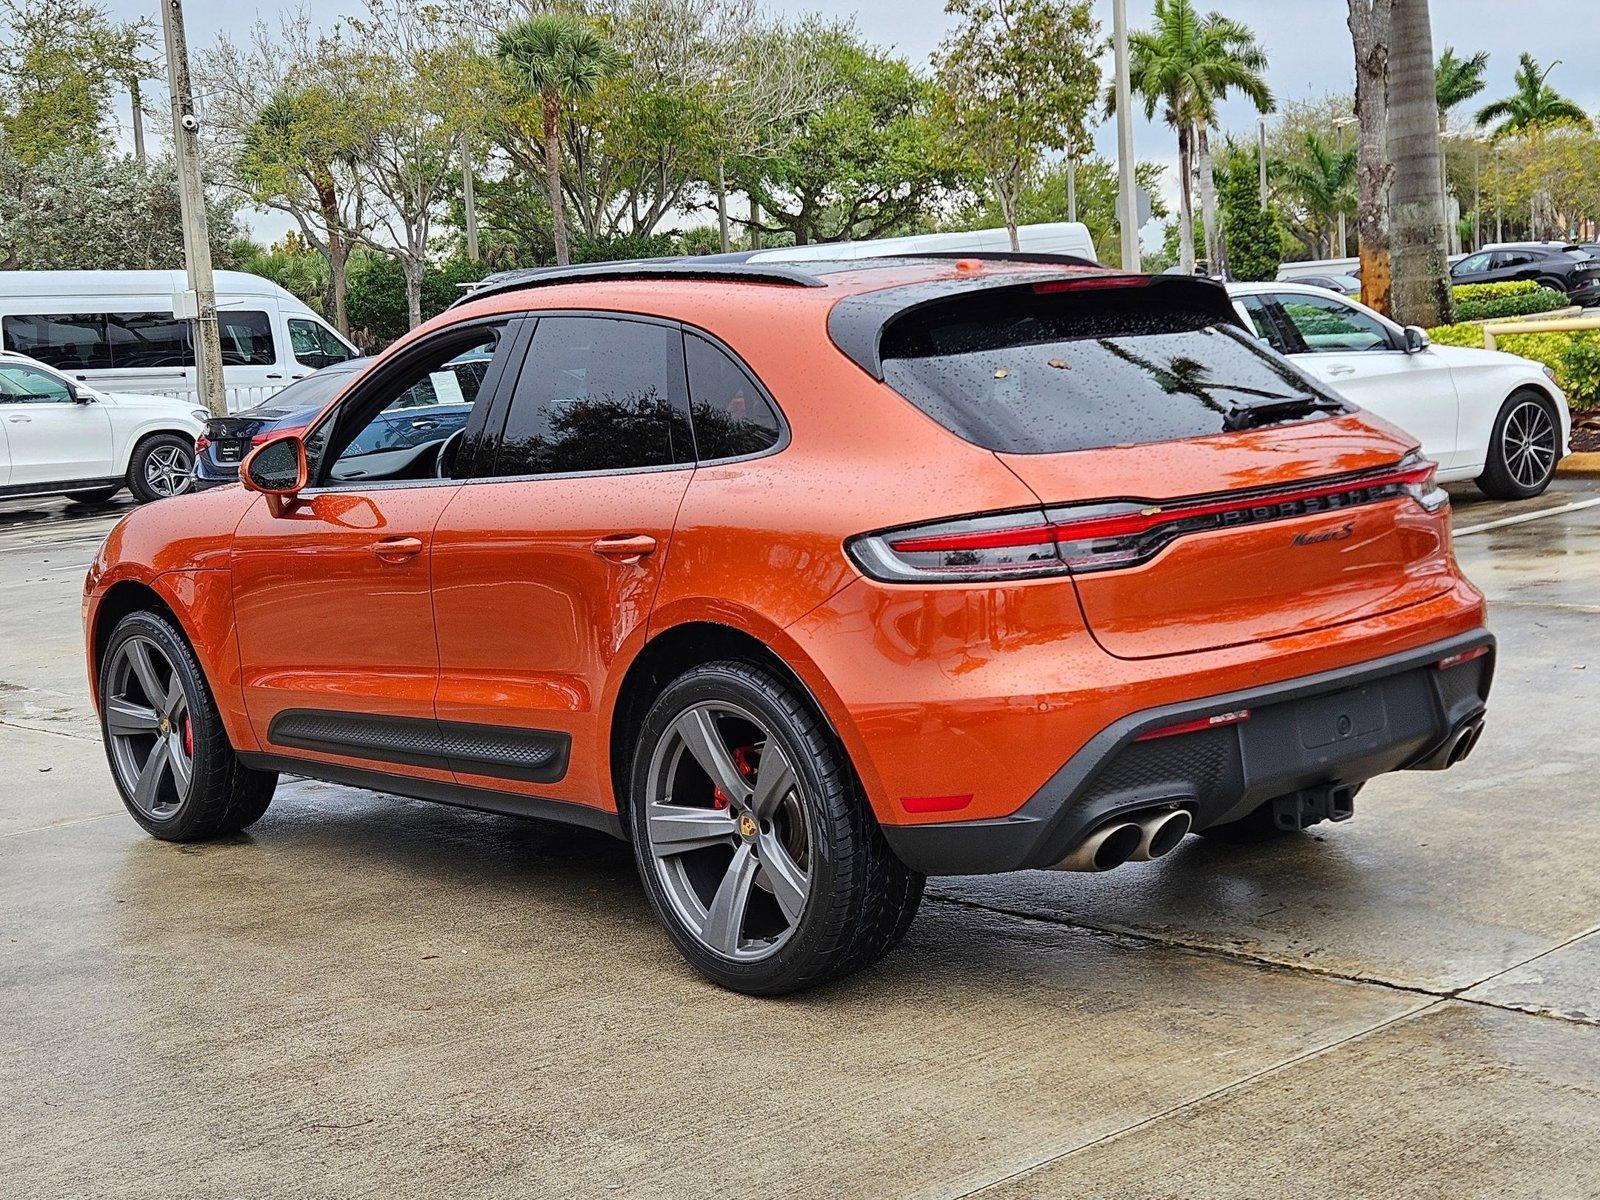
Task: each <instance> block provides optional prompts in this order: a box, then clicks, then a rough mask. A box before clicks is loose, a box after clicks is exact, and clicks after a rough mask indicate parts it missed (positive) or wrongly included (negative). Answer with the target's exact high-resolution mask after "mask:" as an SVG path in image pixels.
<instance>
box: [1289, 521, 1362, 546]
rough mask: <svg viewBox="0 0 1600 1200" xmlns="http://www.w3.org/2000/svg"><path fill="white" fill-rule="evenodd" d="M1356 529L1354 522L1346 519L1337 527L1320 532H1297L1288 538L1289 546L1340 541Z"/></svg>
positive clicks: (1315, 544) (1316, 544)
mask: <svg viewBox="0 0 1600 1200" xmlns="http://www.w3.org/2000/svg"><path fill="white" fill-rule="evenodd" d="M1355 531H1356V527H1355V522H1353V521H1346V522H1345V523H1344V524H1343V525H1341V526H1339V528H1337V529H1328V530H1325V531H1323V532H1322V533H1297V534H1295V535H1294V537H1293V538H1292V539H1291V540H1290V542H1289V545H1291V546H1318V545H1321V544H1322V543H1323V542H1342V541H1344V540H1345V538H1347V537H1349V536H1350V535H1351V534H1352V533H1354V532H1355Z"/></svg>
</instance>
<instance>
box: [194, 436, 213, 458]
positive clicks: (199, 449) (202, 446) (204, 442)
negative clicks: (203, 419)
mask: <svg viewBox="0 0 1600 1200" xmlns="http://www.w3.org/2000/svg"><path fill="white" fill-rule="evenodd" d="M210 445H211V439H210V438H208V437H207V436H206V435H205V434H203V433H202V434H201V435H200V436H199V437H197V438H195V440H194V452H195V453H196V454H204V453H205V452H206V449H207V447H209V446H210Z"/></svg>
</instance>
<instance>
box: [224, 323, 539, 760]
mask: <svg viewBox="0 0 1600 1200" xmlns="http://www.w3.org/2000/svg"><path fill="white" fill-rule="evenodd" d="M504 333H505V331H504V330H503V329H502V328H500V327H495V326H476V327H468V328H466V329H464V330H460V331H452V332H450V333H446V334H441V335H439V336H437V337H435V338H432V339H429V340H428V341H427V342H425V343H422V344H420V345H419V346H418V347H416V348H414V349H413V350H411V351H408V352H406V353H404V354H402V355H400V356H397V358H396V359H394V360H391V361H390V362H389V363H387V364H383V365H381V366H379V367H378V368H376V369H375V371H374V373H373V374H372V375H370V376H369V377H367V378H365V379H363V380H362V381H361V382H360V383H358V384H357V385H356V386H355V388H354V389H352V391H351V392H350V393H349V394H348V395H347V396H346V397H345V399H344V400H343V401H341V403H340V405H339V406H338V408H337V409H336V411H335V412H334V413H333V414H330V416H329V417H328V418H325V419H324V421H323V422H321V423H320V424H319V426H318V427H317V428H316V429H314V430H313V431H312V432H311V434H310V437H309V440H308V457H309V458H310V459H311V462H312V486H311V487H309V488H308V489H307V490H306V491H305V492H304V493H302V495H301V497H300V500H299V502H298V503H297V504H295V505H294V506H292V507H291V508H289V509H288V510H287V511H284V512H283V513H282V514H281V515H274V513H273V512H272V508H271V506H270V505H269V504H268V503H267V502H266V500H265V499H264V498H263V499H261V500H258V501H257V502H256V503H255V504H254V505H252V506H251V508H250V509H249V511H248V512H247V513H246V514H245V517H244V519H243V520H242V521H241V522H240V524H239V527H238V530H237V532H236V533H235V535H234V548H233V560H232V569H233V579H234V606H235V615H236V622H237V627H238V636H239V657H240V666H241V679H242V684H243V690H244V700H245V705H246V708H247V709H248V711H249V714H250V719H251V723H252V725H253V727H254V729H255V732H256V735H257V737H258V738H260V739H261V742H262V746H263V749H264V750H266V751H268V752H270V753H280V754H281V753H291V754H300V755H306V754H309V755H311V756H314V757H323V758H325V757H330V756H331V757H335V758H339V759H344V760H351V761H352V762H353V764H354V765H358V766H362V767H366V768H371V769H378V770H387V771H398V772H399V773H402V774H417V775H422V776H425V777H430V778H437V779H443V780H446V781H448V780H449V779H450V778H451V775H450V771H449V767H448V765H447V764H446V763H445V762H444V761H443V755H442V751H441V749H440V747H439V744H438V742H439V739H438V733H437V728H436V724H435V722H434V719H433V695H434V689H435V687H436V684H437V680H438V650H437V646H436V642H435V636H434V620H433V604H432V597H431V593H430V570H431V557H432V550H433V538H434V527H435V526H436V525H437V524H438V521H439V516H440V514H441V513H442V512H444V510H445V508H446V506H447V505H448V504H449V503H450V500H451V498H452V497H453V496H454V495H455V494H456V492H457V490H458V489H459V488H460V486H461V485H460V481H459V479H458V478H457V477H456V475H455V471H454V465H455V461H456V458H457V450H458V448H459V446H460V445H461V443H462V439H463V437H464V436H465V435H466V434H469V433H471V432H472V431H471V430H469V429H467V428H466V427H465V425H464V424H463V423H461V422H460V421H456V420H454V419H453V418H454V417H455V416H457V415H459V412H460V410H461V409H462V408H463V406H465V408H466V410H467V411H469V412H471V411H473V410H475V408H476V404H477V401H478V400H479V398H480V396H481V397H483V398H485V399H487V396H488V394H489V393H490V392H491V391H492V390H493V387H494V386H495V380H496V379H497V378H498V371H499V369H500V365H501V363H502V361H503V356H504V354H505V353H506V349H505V346H503V345H502V343H509V340H510V338H509V336H504V337H503V336H502V334H504ZM442 409H448V410H449V412H450V413H451V415H452V420H451V421H450V422H446V423H441V424H440V425H439V426H437V427H436V430H437V436H435V437H432V438H409V439H406V440H405V442H404V444H402V445H400V446H398V447H397V446H396V445H395V443H394V440H393V439H392V438H391V437H390V436H389V428H390V425H391V419H390V418H391V417H392V415H393V414H394V413H396V412H399V411H404V412H407V413H409V414H422V415H424V416H425V415H426V414H428V413H430V412H437V411H439V410H442ZM486 410H487V405H485V411H486ZM413 419H415V418H413Z"/></svg>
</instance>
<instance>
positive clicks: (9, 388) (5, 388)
mask: <svg viewBox="0 0 1600 1200" xmlns="http://www.w3.org/2000/svg"><path fill="white" fill-rule="evenodd" d="M71 399H72V392H71V391H70V390H69V389H68V387H67V384H66V381H65V380H62V379H58V378H57V377H56V376H54V375H51V374H50V373H49V372H48V371H41V370H39V369H38V368H36V367H29V366H25V365H23V364H21V363H6V364H3V365H0V404H62V403H65V402H68V401H70V400H71Z"/></svg>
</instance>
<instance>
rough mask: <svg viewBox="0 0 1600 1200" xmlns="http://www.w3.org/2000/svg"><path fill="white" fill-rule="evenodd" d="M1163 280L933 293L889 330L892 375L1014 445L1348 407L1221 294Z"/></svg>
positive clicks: (1166, 433)
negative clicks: (1208, 295) (1250, 326)
mask: <svg viewBox="0 0 1600 1200" xmlns="http://www.w3.org/2000/svg"><path fill="white" fill-rule="evenodd" d="M1044 286H1045V287H1048V285H1044ZM1172 290H1173V291H1176V290H1177V289H1172ZM1165 292H1166V289H1163V288H1160V287H1158V286H1148V287H1146V286H1140V287H1136V288H1127V287H1109V288H1076V289H1073V290H1070V291H1060V292H1055V291H1048V290H1035V288H1034V287H1032V286H1030V287H1024V288H1017V289H1006V290H1005V291H1004V292H1002V293H1000V294H996V293H994V292H982V291H979V292H971V293H965V294H963V295H961V296H959V297H956V298H954V299H952V300H945V301H939V302H935V303H933V304H929V305H926V306H924V307H922V308H918V309H914V310H912V311H911V312H909V313H907V314H906V315H905V316H903V317H901V318H900V319H898V320H897V321H895V322H893V323H891V324H890V325H889V326H888V327H887V328H886V329H885V331H884V336H883V343H882V350H881V353H882V358H883V370H884V379H885V380H886V382H888V383H889V385H890V386H891V387H893V388H894V389H895V390H896V391H898V392H899V393H900V394H901V395H903V396H905V397H906V398H907V399H908V400H910V401H911V402H912V403H913V404H915V405H916V406H917V407H918V408H920V409H921V410H922V411H923V412H925V413H927V414H928V415H929V416H930V417H932V418H934V419H935V420H936V421H938V422H939V423H940V424H942V425H943V426H944V427H945V428H947V429H949V430H950V431H951V432H952V433H955V434H957V435H959V436H960V437H962V438H965V439H966V440H967V441H969V442H974V443H976V444H977V445H980V446H984V447H986V448H987V449H990V450H996V451H1000V452H1002V453H1009V454H1057V453H1064V452H1068V451H1074V450H1092V449H1096V448H1100V447H1105V446H1121V445H1140V444H1145V443H1150V442H1163V441H1174V440H1178V439H1183V438H1194V437H1204V436H1208V435H1213V434H1219V433H1226V432H1230V431H1233V430H1237V429H1241V428H1247V427H1251V426H1255V425H1260V424H1265V423H1277V422H1279V421H1283V420H1306V419H1314V418H1316V417H1324V416H1327V415H1328V414H1329V413H1332V412H1344V411H1348V406H1347V405H1345V404H1344V402H1343V401H1341V400H1339V399H1338V397H1337V396H1335V395H1334V394H1333V393H1332V392H1329V391H1327V390H1325V389H1324V388H1322V387H1321V385H1319V384H1317V383H1316V382H1314V381H1313V380H1311V379H1309V378H1308V377H1307V376H1305V375H1303V374H1302V373H1301V372H1300V371H1299V370H1297V369H1296V368H1295V367H1294V366H1292V365H1291V364H1290V363H1289V362H1288V361H1287V360H1286V359H1284V358H1283V357H1282V356H1281V355H1278V354H1276V353H1274V352H1273V351H1271V350H1270V349H1268V348H1267V347H1266V346H1264V345H1263V344H1262V343H1261V342H1260V341H1259V340H1258V339H1257V338H1255V337H1253V336H1252V335H1251V334H1250V333H1249V332H1247V331H1246V330H1245V329H1244V328H1242V327H1241V326H1240V325H1239V324H1238V321H1237V318H1236V317H1235V316H1234V315H1233V314H1232V312H1231V309H1228V308H1227V302H1226V301H1225V300H1221V299H1220V298H1218V299H1217V300H1216V301H1215V302H1199V301H1196V300H1194V299H1193V298H1192V296H1193V294H1192V293H1191V294H1190V295H1189V296H1187V297H1185V296H1171V295H1167V294H1164V293H1165Z"/></svg>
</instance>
